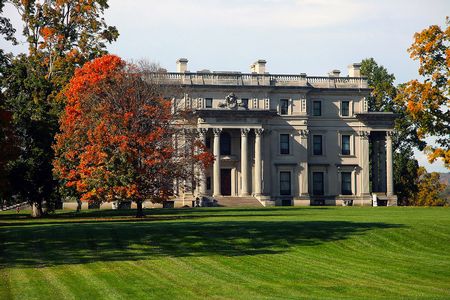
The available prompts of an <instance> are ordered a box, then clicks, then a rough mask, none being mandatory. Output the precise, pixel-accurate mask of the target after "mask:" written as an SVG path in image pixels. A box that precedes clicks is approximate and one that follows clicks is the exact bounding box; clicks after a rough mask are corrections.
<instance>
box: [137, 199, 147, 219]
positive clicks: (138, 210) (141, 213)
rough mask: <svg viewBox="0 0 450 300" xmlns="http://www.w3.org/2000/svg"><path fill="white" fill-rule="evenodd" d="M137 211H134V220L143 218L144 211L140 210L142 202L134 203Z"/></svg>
mask: <svg viewBox="0 0 450 300" xmlns="http://www.w3.org/2000/svg"><path fill="white" fill-rule="evenodd" d="M136 206H137V211H136V218H142V217H144V216H145V215H144V210H143V209H142V201H141V200H138V201H136Z"/></svg>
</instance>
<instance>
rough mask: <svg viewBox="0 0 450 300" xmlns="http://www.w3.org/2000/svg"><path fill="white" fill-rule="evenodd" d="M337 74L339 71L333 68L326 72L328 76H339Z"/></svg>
mask: <svg viewBox="0 0 450 300" xmlns="http://www.w3.org/2000/svg"><path fill="white" fill-rule="evenodd" d="M339 74H341V71H339V70H333V71H331V72H330V73H328V76H330V77H339Z"/></svg>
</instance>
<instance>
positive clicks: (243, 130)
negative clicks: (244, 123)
mask: <svg viewBox="0 0 450 300" xmlns="http://www.w3.org/2000/svg"><path fill="white" fill-rule="evenodd" d="M249 132H250V129H249V128H241V135H242V136H247V135H248V133H249Z"/></svg>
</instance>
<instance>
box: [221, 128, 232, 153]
mask: <svg viewBox="0 0 450 300" xmlns="http://www.w3.org/2000/svg"><path fill="white" fill-rule="evenodd" d="M220 155H231V135H230V134H229V133H228V132H222V133H221V134H220Z"/></svg>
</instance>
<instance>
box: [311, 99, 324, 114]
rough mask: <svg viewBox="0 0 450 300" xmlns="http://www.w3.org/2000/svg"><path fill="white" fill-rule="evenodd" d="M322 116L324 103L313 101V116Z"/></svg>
mask: <svg viewBox="0 0 450 300" xmlns="http://www.w3.org/2000/svg"><path fill="white" fill-rule="evenodd" d="M321 115H322V102H320V101H313V116H321Z"/></svg>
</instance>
